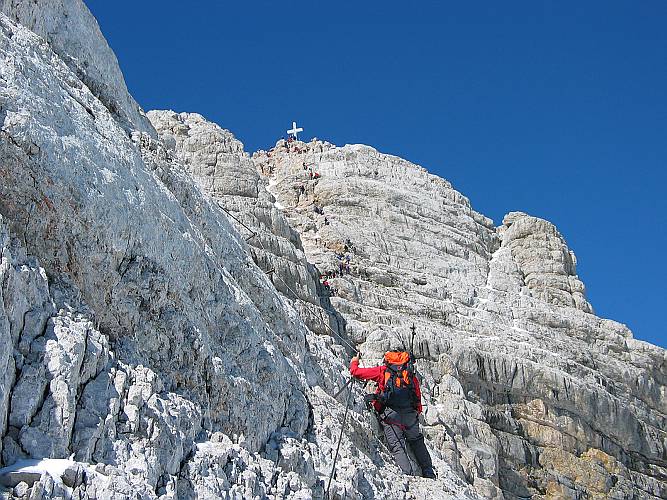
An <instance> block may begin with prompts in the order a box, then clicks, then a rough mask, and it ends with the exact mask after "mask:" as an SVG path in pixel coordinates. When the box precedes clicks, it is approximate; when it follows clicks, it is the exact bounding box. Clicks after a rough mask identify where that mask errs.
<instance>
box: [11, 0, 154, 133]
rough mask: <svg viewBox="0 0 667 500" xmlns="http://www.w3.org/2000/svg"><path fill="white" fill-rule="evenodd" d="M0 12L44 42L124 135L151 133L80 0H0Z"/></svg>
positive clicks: (114, 57)
mask: <svg viewBox="0 0 667 500" xmlns="http://www.w3.org/2000/svg"><path fill="white" fill-rule="evenodd" d="M0 12H3V13H4V14H6V15H7V17H9V18H10V19H13V20H14V21H16V22H17V23H19V24H22V25H23V26H25V27H27V28H28V29H29V30H31V31H33V32H34V33H36V34H37V35H39V36H41V37H42V38H43V39H44V40H46V42H48V44H49V46H50V47H51V49H52V50H53V51H54V52H55V53H56V54H57V55H58V56H59V58H60V59H61V60H62V61H63V62H64V63H65V64H67V66H69V68H70V69H71V70H72V71H73V72H74V73H75V74H76V75H77V77H78V79H80V80H81V82H82V83H84V84H85V85H86V86H87V87H88V88H89V89H90V91H91V92H92V93H93V94H94V95H95V96H96V97H98V98H99V100H100V102H102V104H104V106H105V107H106V108H107V109H108V110H109V112H110V113H111V114H112V115H113V116H114V117H115V118H116V119H117V120H118V121H119V123H120V124H121V125H122V126H123V127H124V128H125V129H126V130H127V131H130V130H140V131H142V132H146V133H149V134H153V135H154V134H155V131H154V130H152V128H151V126H150V124H149V123H148V120H147V119H146V116H145V115H144V113H143V111H142V110H141V108H140V107H139V105H138V104H137V103H136V102H135V100H134V99H133V98H132V96H131V95H130V94H129V92H128V91H127V86H126V85H125V79H124V78H123V74H122V73H121V71H120V67H119V66H118V61H117V60H116V56H115V54H114V53H113V51H112V50H111V48H110V47H109V45H108V44H107V42H106V40H105V39H104V36H103V35H102V32H101V31H100V28H99V26H98V24H97V21H96V20H95V18H94V17H93V15H92V14H91V13H90V11H89V10H88V8H87V7H86V5H85V4H84V3H83V1H82V0H39V1H37V0H0Z"/></svg>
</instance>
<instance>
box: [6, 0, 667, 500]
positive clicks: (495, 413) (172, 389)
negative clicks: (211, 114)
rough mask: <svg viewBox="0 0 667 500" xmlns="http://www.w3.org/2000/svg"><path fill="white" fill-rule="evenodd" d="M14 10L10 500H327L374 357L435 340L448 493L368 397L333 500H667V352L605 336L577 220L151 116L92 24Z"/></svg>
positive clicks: (394, 169) (427, 382) (328, 147)
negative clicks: (566, 230)
mask: <svg viewBox="0 0 667 500" xmlns="http://www.w3.org/2000/svg"><path fill="white" fill-rule="evenodd" d="M0 11H1V12H2V13H0V299H1V300H0V435H1V436H2V441H1V444H0V453H1V460H2V461H1V463H0V466H2V467H4V468H3V469H1V470H0V484H2V485H3V486H0V496H4V497H10V498H35V499H37V498H63V497H66V498H69V497H73V498H100V499H103V498H104V499H106V498H109V499H110V498H118V499H120V498H128V497H133V498H162V499H168V498H281V499H282V498H293V499H297V498H300V499H305V498H324V496H325V491H326V488H327V484H328V479H329V475H330V472H331V470H332V464H333V458H334V453H335V449H336V445H337V443H338V436H339V433H340V432H341V424H342V421H343V415H344V412H345V404H346V400H347V393H343V394H341V395H340V396H339V397H338V399H335V398H334V397H333V396H334V395H335V394H336V393H337V392H338V390H339V389H340V388H341V387H342V386H343V384H344V383H345V381H346V377H347V363H348V361H349V358H350V356H351V355H352V354H353V352H354V351H355V350H357V349H359V350H360V351H361V352H362V353H363V360H362V361H363V362H365V363H367V364H369V365H370V364H372V363H374V362H377V361H378V360H379V359H380V356H381V353H382V352H383V351H384V350H386V349H387V348H390V347H398V346H400V345H402V344H406V345H409V344H412V345H413V347H414V352H415V354H416V356H417V359H418V362H417V366H418V369H419V372H420V374H421V376H422V379H423V385H424V387H425V398H426V404H427V406H426V410H425V414H424V423H425V427H424V428H425V434H426V435H427V445H428V446H429V448H430V449H431V452H432V454H433V456H434V459H435V465H436V469H437V472H438V475H439V478H438V480H436V481H429V480H425V479H421V478H408V477H405V476H403V475H401V474H400V473H399V471H398V469H397V468H396V467H395V466H394V465H393V463H392V460H391V457H390V456H389V455H388V453H387V450H386V448H385V447H384V444H383V443H382V442H381V441H380V440H379V435H380V434H379V433H378V430H377V426H376V424H375V422H374V419H373V417H372V416H371V415H369V414H368V412H367V411H366V410H365V409H364V407H363V402H362V395H363V392H364V390H365V389H364V388H363V387H362V386H361V385H360V384H356V385H353V386H352V387H353V389H352V393H351V395H352V397H351V399H350V401H351V409H350V412H349V415H348V419H347V422H346V425H345V426H344V427H343V433H342V440H341V448H340V457H339V459H338V465H337V468H336V473H335V474H334V477H333V480H332V485H331V490H330V494H331V497H332V498H345V499H360V498H377V497H381V498H387V499H407V498H429V499H432V498H506V499H516V498H544V499H546V498H549V499H556V498H618V499H621V498H624V499H625V498H627V499H630V498H665V497H667V452H666V451H665V449H666V447H667V431H666V429H667V426H666V425H665V414H667V403H666V401H667V398H666V397H665V386H666V382H667V362H666V360H667V356H666V354H665V351H664V350H663V349H660V348H658V347H655V346H652V345H650V344H647V343H645V342H641V341H637V340H634V339H633V338H632V334H631V332H630V331H629V330H628V329H627V328H626V327H625V326H624V325H621V324H619V323H616V322H614V321H611V320H608V319H602V318H599V317H597V316H595V315H594V314H593V310H592V307H591V305H590V304H589V303H588V302H587V300H586V297H585V290H584V286H583V284H582V283H581V281H580V280H579V279H578V278H577V275H576V258H575V256H574V254H573V253H572V252H571V251H570V250H569V249H568V247H567V245H566V243H565V241H564V240H563V238H562V236H561V235H560V234H559V233H558V231H557V230H556V228H555V227H554V226H553V225H552V224H550V223H549V222H547V221H544V220H541V219H538V218H535V217H531V216H529V215H526V214H523V213H520V212H513V213H510V214H508V215H507V216H506V217H505V219H504V220H503V223H502V224H501V225H500V226H499V227H495V226H494V224H493V222H492V221H491V220H490V219H488V218H486V217H484V216H483V215H481V214H479V213H477V212H475V211H474V210H473V209H472V208H471V206H470V203H469V202H468V200H467V199H466V198H465V197H464V196H463V195H461V194H460V193H458V192H457V191H455V190H454V189H453V188H452V186H451V185H450V184H449V183H448V182H447V181H445V180H443V179H441V178H438V177H436V176H433V175H431V174H429V173H428V172H427V171H426V170H425V169H423V168H421V167H418V166H416V165H413V164H411V163H409V162H407V161H405V160H402V159H400V158H396V157H393V156H389V155H385V154H381V153H379V152H378V151H376V150H374V149H373V148H370V147H368V146H358V145H354V146H345V147H336V146H334V145H332V144H329V143H326V142H322V141H317V140H314V141H312V142H309V143H303V142H291V143H285V142H284V141H280V142H278V143H277V144H276V146H275V147H273V148H272V149H271V150H269V151H260V152H257V153H255V154H254V155H252V156H250V155H249V154H248V153H245V152H244V151H243V146H242V144H241V143H240V142H239V141H238V140H236V139H235V138H234V137H233V135H232V134H231V133H230V132H229V131H227V130H224V129H222V128H220V127H219V126H217V125H215V124H213V123H210V122H208V121H206V120H205V119H204V118H202V117H201V116H200V115H197V114H188V113H180V114H177V113H173V112H169V111H152V112H150V113H148V115H147V116H146V115H145V114H144V113H143V111H141V109H140V108H139V107H138V106H137V105H136V103H135V102H134V100H133V99H132V97H131V96H130V95H129V93H128V92H127V89H126V87H125V84H124V82H123V78H122V74H121V73H120V70H119V69H118V64H117V61H116V59H115V56H114V55H113V52H112V51H111V50H110V49H109V47H108V45H107V44H106V42H105V40H104V37H103V36H102V34H101V33H100V32H99V28H98V26H97V23H96V22H95V20H94V18H93V17H92V16H91V15H90V12H89V11H88V10H87V8H86V7H85V5H84V4H83V3H82V2H81V1H79V0H69V1H65V2H62V1H56V0H43V1H42V0H40V1H38V2H36V3H35V2H32V1H31V2H29V1H0ZM325 279H326V284H324V281H325ZM413 324H414V325H415V332H416V335H415V338H414V339H412V338H411V335H410V326H412V325H413Z"/></svg>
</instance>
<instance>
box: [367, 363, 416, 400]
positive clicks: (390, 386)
mask: <svg viewBox="0 0 667 500" xmlns="http://www.w3.org/2000/svg"><path fill="white" fill-rule="evenodd" d="M384 364H385V366H386V369H385V371H384V390H382V391H380V392H379V393H378V394H377V400H378V401H379V402H380V404H381V405H382V406H383V407H386V406H388V407H390V408H392V409H406V408H410V409H414V408H416V407H417V405H418V403H419V401H417V391H416V389H415V382H414V378H415V369H414V363H413V361H412V356H411V355H410V354H408V353H407V352H403V351H389V352H387V353H386V354H385V355H384Z"/></svg>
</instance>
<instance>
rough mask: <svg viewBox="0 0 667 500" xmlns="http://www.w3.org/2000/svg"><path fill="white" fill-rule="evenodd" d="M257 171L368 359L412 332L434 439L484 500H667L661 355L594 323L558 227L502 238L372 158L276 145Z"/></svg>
mask: <svg viewBox="0 0 667 500" xmlns="http://www.w3.org/2000/svg"><path fill="white" fill-rule="evenodd" d="M253 160H254V161H255V163H256V165H257V169H258V171H260V172H266V173H268V175H269V186H270V190H271V192H272V193H273V194H274V195H275V197H276V199H277V200H278V203H279V204H280V205H281V206H283V207H284V209H285V213H286V214H287V215H288V219H289V221H290V223H291V224H292V226H293V227H295V228H296V229H298V230H299V231H300V232H301V234H302V238H303V240H304V248H305V251H306V255H307V256H308V257H309V260H311V261H312V262H314V263H315V265H316V266H317V267H318V269H319V270H320V271H321V272H325V273H332V274H333V275H334V278H333V279H332V280H331V281H332V283H333V286H334V288H335V289H336V291H337V294H336V297H333V298H332V299H331V301H332V304H333V305H334V307H335V308H336V309H337V310H338V311H339V312H341V313H342V315H343V316H344V318H345V319H346V321H347V324H348V327H349V329H350V335H351V337H353V338H354V339H355V341H356V342H358V343H359V344H360V345H361V349H362V351H363V352H365V353H366V357H367V358H374V359H379V357H380V354H381V352H382V351H384V350H385V349H387V348H389V347H390V346H392V347H395V346H397V345H400V344H401V343H402V341H403V340H406V341H407V343H409V338H410V335H409V326H410V325H411V324H413V323H414V324H415V325H416V332H417V335H416V338H415V340H414V348H415V353H416V355H417V357H418V358H419V362H418V366H419V369H420V371H421V372H422V374H423V376H424V381H425V387H426V392H427V394H428V396H427V397H428V398H429V404H428V408H427V410H426V421H427V423H428V434H429V435H430V437H431V439H432V442H433V443H434V444H435V445H437V446H438V447H440V448H441V449H443V450H445V451H446V450H450V452H449V459H450V462H451V463H452V464H453V466H454V467H455V468H458V467H459V466H460V471H461V472H462V473H463V474H464V476H465V477H466V478H467V479H468V480H469V481H470V482H472V483H473V484H474V485H475V486H476V487H477V489H478V491H479V492H480V493H482V494H483V495H484V496H487V497H492V496H498V497H500V496H501V495H502V496H504V497H505V498H524V497H531V496H532V497H537V498H561V497H564V498H579V497H582V496H583V497H591V498H636V497H641V498H662V497H664V496H665V495H667V483H666V482H665V480H666V479H667V474H666V473H667V452H666V446H667V432H666V425H665V413H666V412H665V410H666V409H667V407H666V406H665V405H666V401H667V400H666V398H665V392H666V391H665V383H666V381H667V379H666V377H665V376H666V375H667V363H666V356H665V351H664V350H663V349H660V348H657V347H655V346H652V345H649V344H647V343H644V342H640V341H636V340H634V339H632V335H631V333H630V331H629V330H628V329H627V327H625V326H624V325H621V324H618V323H616V322H614V321H611V320H606V319H602V318H598V317H597V316H594V315H593V314H592V308H591V306H590V305H589V304H588V302H587V301H586V299H585V295H584V287H583V284H582V283H581V281H580V280H579V279H578V277H577V276H576V269H575V266H576V259H575V257H574V254H573V253H572V252H571V251H570V250H569V249H568V248H567V246H566V244H565V242H564V240H563V238H562V237H561V235H560V234H559V233H558V231H557V230H556V229H555V227H554V226H553V225H552V224H550V223H549V222H547V221H544V220H541V219H538V218H535V217H531V216H528V215H526V214H523V213H520V212H513V213H511V214H508V216H507V217H506V218H505V220H504V221H503V225H502V226H500V227H498V228H494V227H493V225H492V223H491V221H490V220H488V219H487V218H485V217H483V216H481V215H480V214H478V213H476V212H475V211H474V210H472V208H471V207H470V204H469V202H468V200H467V199H466V198H465V197H463V196H462V195H460V194H459V193H457V192H456V191H455V190H453V189H452V187H451V186H450V185H449V183H447V182H446V181H444V180H442V179H440V178H438V177H436V176H433V175H430V174H428V173H427V172H426V171H425V170H424V169H422V168H420V167H418V166H416V165H412V164H410V163H409V162H407V161H405V160H401V159H399V158H396V157H393V156H390V155H384V154H381V153H378V152H377V151H376V150H374V149H373V148H369V147H367V146H356V145H354V146H345V147H341V148H339V147H335V146H333V145H331V144H328V143H326V142H321V141H312V142H310V143H302V142H292V143H285V142H284V141H279V142H278V143H277V144H276V147H274V148H272V149H271V150H270V151H268V152H263V151H262V152H258V153H257V154H255V155H254V157H253ZM304 165H305V169H304ZM311 172H312V174H311ZM300 186H305V193H307V194H306V196H296V195H295V187H296V188H297V189H298V191H299V192H301V189H300ZM325 218H326V220H325Z"/></svg>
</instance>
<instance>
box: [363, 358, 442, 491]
mask: <svg viewBox="0 0 667 500" xmlns="http://www.w3.org/2000/svg"><path fill="white" fill-rule="evenodd" d="M350 373H351V374H352V376H353V377H356V378H360V379H363V380H373V381H374V382H376V383H377V385H378V388H377V390H376V391H375V394H373V395H372V404H373V407H374V408H375V411H376V412H377V413H378V415H379V418H378V420H379V421H380V422H381V425H382V428H383V431H384V436H385V438H386V440H387V445H388V446H389V450H390V451H391V453H392V455H393V456H394V460H395V461H396V463H397V464H398V466H399V467H400V468H401V470H403V472H404V473H405V474H414V472H413V470H412V464H411V462H410V458H409V456H408V450H407V448H406V442H407V444H408V445H409V446H410V449H411V450H412V453H413V454H414V456H415V458H416V459H417V462H419V466H420V467H421V469H422V476H423V477H426V478H430V479H435V472H434V471H433V463H432V461H431V455H429V452H428V450H427V449H426V445H425V444H424V436H423V435H422V433H421V431H420V429H419V414H420V413H421V412H422V403H421V389H420V387H419V380H418V379H417V376H416V375H415V372H414V367H413V362H412V357H411V356H410V354H408V353H407V352H402V351H389V352H387V353H385V355H384V364H383V365H380V366H374V367H373V368H359V358H357V357H356V356H355V357H354V358H352V361H351V363H350Z"/></svg>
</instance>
